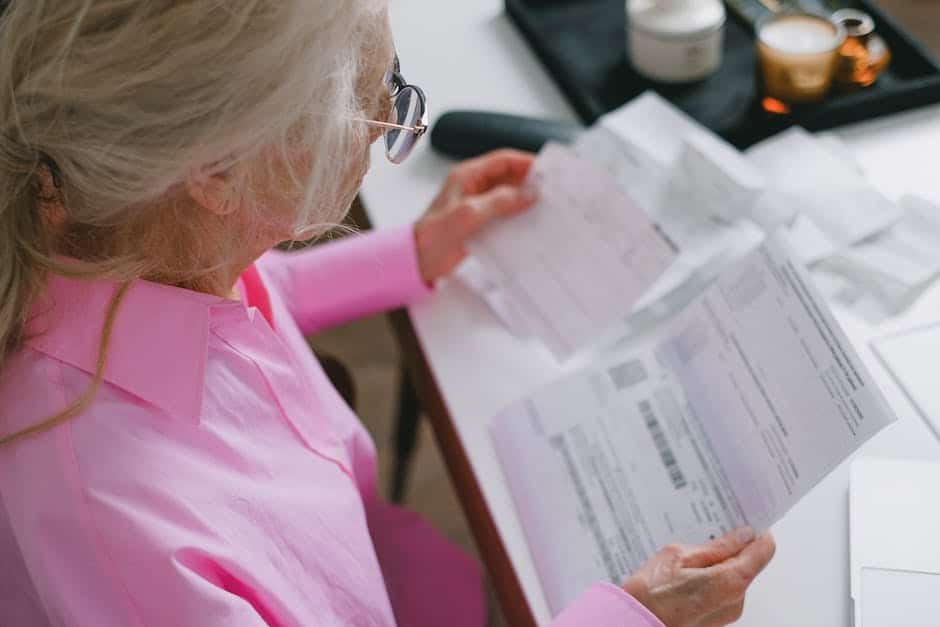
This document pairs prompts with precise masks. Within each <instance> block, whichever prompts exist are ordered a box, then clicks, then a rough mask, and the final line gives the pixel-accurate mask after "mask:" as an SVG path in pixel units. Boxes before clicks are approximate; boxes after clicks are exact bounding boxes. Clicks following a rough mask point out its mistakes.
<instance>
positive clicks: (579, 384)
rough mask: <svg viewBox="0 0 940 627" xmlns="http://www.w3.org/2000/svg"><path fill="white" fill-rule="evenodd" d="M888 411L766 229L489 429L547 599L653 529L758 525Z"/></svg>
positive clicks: (570, 592) (648, 549)
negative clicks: (702, 281)
mask: <svg viewBox="0 0 940 627" xmlns="http://www.w3.org/2000/svg"><path fill="white" fill-rule="evenodd" d="M892 420H893V417H892V416H891V415H890V413H889V412H888V410H887V406H886V405H885V403H884V401H883V399H882V397H881V395H880V392H879V391H878V390H877V388H876V387H875V384H874V382H873V381H872V379H871V377H870V376H869V375H868V373H867V372H866V371H865V368H864V366H863V364H862V362H861V360H860V359H859V358H858V357H857V355H856V354H855V352H854V351H853V349H852V347H851V345H850V344H849V342H848V340H847V339H846V337H845V336H844V334H843V333H842V332H841V329H839V327H838V325H837V324H836V322H835V320H834V318H833V317H832V316H831V314H830V313H829V311H828V310H827V308H826V306H825V304H824V303H823V301H822V300H821V298H820V297H819V295H818V294H817V293H816V292H815V290H813V288H812V287H811V286H810V284H809V280H808V278H807V276H806V273H805V271H803V270H802V268H801V267H800V266H799V264H798V263H794V262H793V261H791V260H790V258H789V257H788V255H787V254H786V253H785V252H784V247H783V246H782V245H781V244H780V243H779V242H776V241H772V242H768V243H766V244H765V245H763V246H761V248H760V249H758V250H757V251H755V252H753V253H751V254H749V255H748V256H746V257H744V258H742V259H740V260H738V261H737V262H735V263H733V264H732V265H731V266H730V267H728V268H727V269H726V270H725V271H724V272H722V274H721V276H720V277H719V278H718V280H717V281H716V282H715V283H714V284H712V285H711V286H710V287H709V288H708V289H706V290H705V291H704V292H703V293H702V294H701V295H700V296H699V297H698V298H697V299H695V300H694V301H693V302H692V303H691V304H690V305H689V306H688V307H687V308H686V309H684V310H683V311H682V312H681V313H680V314H679V315H678V316H676V317H675V318H673V319H671V320H669V321H668V322H667V323H666V324H665V325H664V326H662V327H661V328H660V329H659V330H658V331H656V332H654V333H651V334H650V335H649V337H648V338H646V339H645V340H640V341H637V342H636V343H635V344H634V345H633V346H632V347H631V348H630V349H629V350H625V351H622V352H621V353H620V354H618V355H616V356H613V357H611V358H610V359H609V360H607V361H606V362H605V363H603V364H599V365H598V366H597V367H593V368H590V369H588V370H584V371H581V372H578V373H575V374H573V375H570V376H568V377H566V378H565V379H563V380H562V381H558V382H555V383H553V384H552V385H551V386H549V387H546V388H544V389H542V390H540V391H538V392H536V393H535V394H533V395H530V396H529V397H528V398H526V399H524V400H523V401H521V402H520V403H518V404H516V405H514V406H512V407H510V408H508V409H507V410H505V411H504V412H502V413H501V414H500V415H499V416H497V417H496V419H495V420H494V421H493V424H492V436H493V439H494V444H495V446H496V450H497V453H498V455H499V457H500V461H501V463H502V466H503V469H504V471H505V475H506V478H507V481H508V482H509V485H510V488H511V492H512V494H513V497H514V499H515V502H516V505H517V509H518V511H519V515H520V518H521V519H522V522H523V526H524V528H525V531H526V536H527V538H528V540H529V543H530V546H531V549H532V554H533V558H534V560H535V563H536V568H537V570H538V572H539V576H540V578H541V581H542V584H543V587H544V591H545V593H546V597H547V599H548V602H549V605H550V607H551V608H552V610H553V612H558V611H559V610H560V609H561V608H563V607H564V606H565V605H566V604H567V603H569V602H570V601H571V600H572V599H573V598H575V597H576V596H577V595H578V594H579V593H580V592H581V591H583V589H584V588H585V587H587V586H588V585H590V584H591V583H592V582H594V581H597V580H600V579H607V580H610V581H612V582H616V583H619V582H620V581H622V580H623V578H624V577H625V576H626V575H628V574H629V573H630V572H632V571H633V570H635V569H636V568H637V567H638V566H639V565H640V564H642V563H643V562H644V561H645V560H646V559H648V558H649V557H650V556H651V555H653V553H654V552H655V551H656V550H657V549H658V548H659V547H661V546H662V545H664V544H667V543H669V542H675V541H678V542H691V543H700V542H703V541H706V540H708V539H709V538H713V537H716V536H718V535H720V534H722V533H724V532H725V531H728V530H730V529H732V528H734V527H737V526H740V525H744V524H749V525H752V526H753V527H755V528H756V529H758V530H763V529H766V528H767V527H769V526H770V525H771V524H773V523H774V522H775V521H776V520H778V519H779V518H780V517H781V516H783V514H784V513H785V512H786V511H787V510H789V509H790V508H791V507H792V506H793V505H794V504H795V503H796V502H797V501H798V500H799V499H800V498H801V497H802V496H803V495H805V494H806V493H807V492H808V491H809V490H810V489H811V488H812V487H813V486H815V485H816V484H817V483H818V482H819V481H820V480H821V479H822V478H823V477H824V476H825V475H826V474H828V473H829V472H830V471H831V470H832V469H833V468H834V467H835V466H836V465H837V464H838V463H840V462H841V461H842V460H844V459H845V458H846V457H847V456H848V455H849V454H850V453H852V452H853V451H854V450H856V449H857V448H858V447H859V446H861V444H862V443H863V442H865V441H866V440H867V439H868V438H870V437H871V436H872V435H874V434H875V433H876V432H877V431H879V430H880V429H881V428H883V427H884V426H886V425H887V424H889V423H890V422H891V421H892Z"/></svg>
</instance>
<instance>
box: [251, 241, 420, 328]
mask: <svg viewBox="0 0 940 627" xmlns="http://www.w3.org/2000/svg"><path fill="white" fill-rule="evenodd" d="M258 267H259V269H260V270H261V271H262V273H263V275H264V276H265V278H266V279H267V280H268V282H269V283H270V284H272V285H273V287H274V288H275V289H276V290H277V291H278V292H279V294H280V296H281V297H282V298H283V300H284V302H285V304H286V305H287V308H288V310H289V311H290V312H291V315H292V316H293V318H294V320H296V322H297V324H298V325H299V326H300V329H301V331H303V333H304V334H307V335H309V334H311V333H315V332H317V331H320V330H322V329H325V328H327V327H330V326H332V325H335V324H339V323H342V322H347V321H350V320H353V319H356V318H360V317H363V316H367V315H370V314H374V313H379V312H382V311H387V310H390V309H395V308H397V307H402V306H406V305H409V304H411V303H413V302H415V301H417V300H419V299H421V298H422V297H424V296H426V295H427V294H428V293H430V291H431V288H430V287H429V286H428V285H427V284H425V282H424V280H423V279H422V277H421V272H420V269H419V265H418V253H417V249H416V248H415V239H414V230H413V227H412V226H411V225H408V226H403V227H398V228H393V229H383V230H380V231H372V232H369V233H365V234H361V235H356V236H353V237H347V238H343V239H341V240H338V241H336V242H331V243H328V244H323V245H320V246H315V247H312V248H309V249H306V250H304V251H301V252H296V253H284V252H280V251H271V252H269V253H267V254H265V255H264V256H262V257H261V259H260V260H259V261H258Z"/></svg>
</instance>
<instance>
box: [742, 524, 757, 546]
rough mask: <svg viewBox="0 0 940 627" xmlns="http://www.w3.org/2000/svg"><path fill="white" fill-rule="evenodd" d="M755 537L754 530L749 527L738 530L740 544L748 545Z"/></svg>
mask: <svg viewBox="0 0 940 627" xmlns="http://www.w3.org/2000/svg"><path fill="white" fill-rule="evenodd" d="M756 537H757V534H755V533H754V530H753V529H751V528H750V527H742V528H741V529H738V541H739V542H741V544H750V543H751V542H753V541H754V538H756Z"/></svg>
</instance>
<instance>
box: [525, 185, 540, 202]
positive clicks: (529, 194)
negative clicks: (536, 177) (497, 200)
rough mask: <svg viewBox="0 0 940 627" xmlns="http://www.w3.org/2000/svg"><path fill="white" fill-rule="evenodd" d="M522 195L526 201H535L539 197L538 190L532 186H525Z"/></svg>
mask: <svg viewBox="0 0 940 627" xmlns="http://www.w3.org/2000/svg"><path fill="white" fill-rule="evenodd" d="M521 196H522V200H523V201H525V202H535V201H536V200H538V198H539V194H538V192H537V191H535V190H534V189H532V188H531V187H523V188H522V193H521Z"/></svg>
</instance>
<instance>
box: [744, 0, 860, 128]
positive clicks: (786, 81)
mask: <svg viewBox="0 0 940 627" xmlns="http://www.w3.org/2000/svg"><path fill="white" fill-rule="evenodd" d="M844 41H845V29H844V28H843V27H842V26H841V25H840V24H836V23H834V22H832V21H830V20H828V19H826V18H824V17H821V16H819V15H815V14H812V13H799V12H786V13H778V14H776V15H772V16H769V17H768V18H767V19H765V20H763V21H762V22H760V23H759V24H758V27H757V56H758V60H759V65H760V73H761V76H762V79H763V86H764V95H765V97H766V98H765V103H766V101H768V100H769V101H771V102H772V103H773V106H772V108H771V109H769V110H773V111H774V112H775V113H784V112H786V111H783V110H781V109H788V108H789V107H788V105H791V104H803V103H810V102H819V101H820V100H822V99H823V98H825V97H826V95H827V94H828V93H829V89H830V88H831V86H832V82H833V77H834V75H835V71H836V66H837V62H838V53H839V49H840V47H841V46H842V44H843V42H844ZM774 101H776V102H774ZM780 105H783V106H782V107H781V106H780ZM765 108H767V106H766V104H765Z"/></svg>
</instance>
